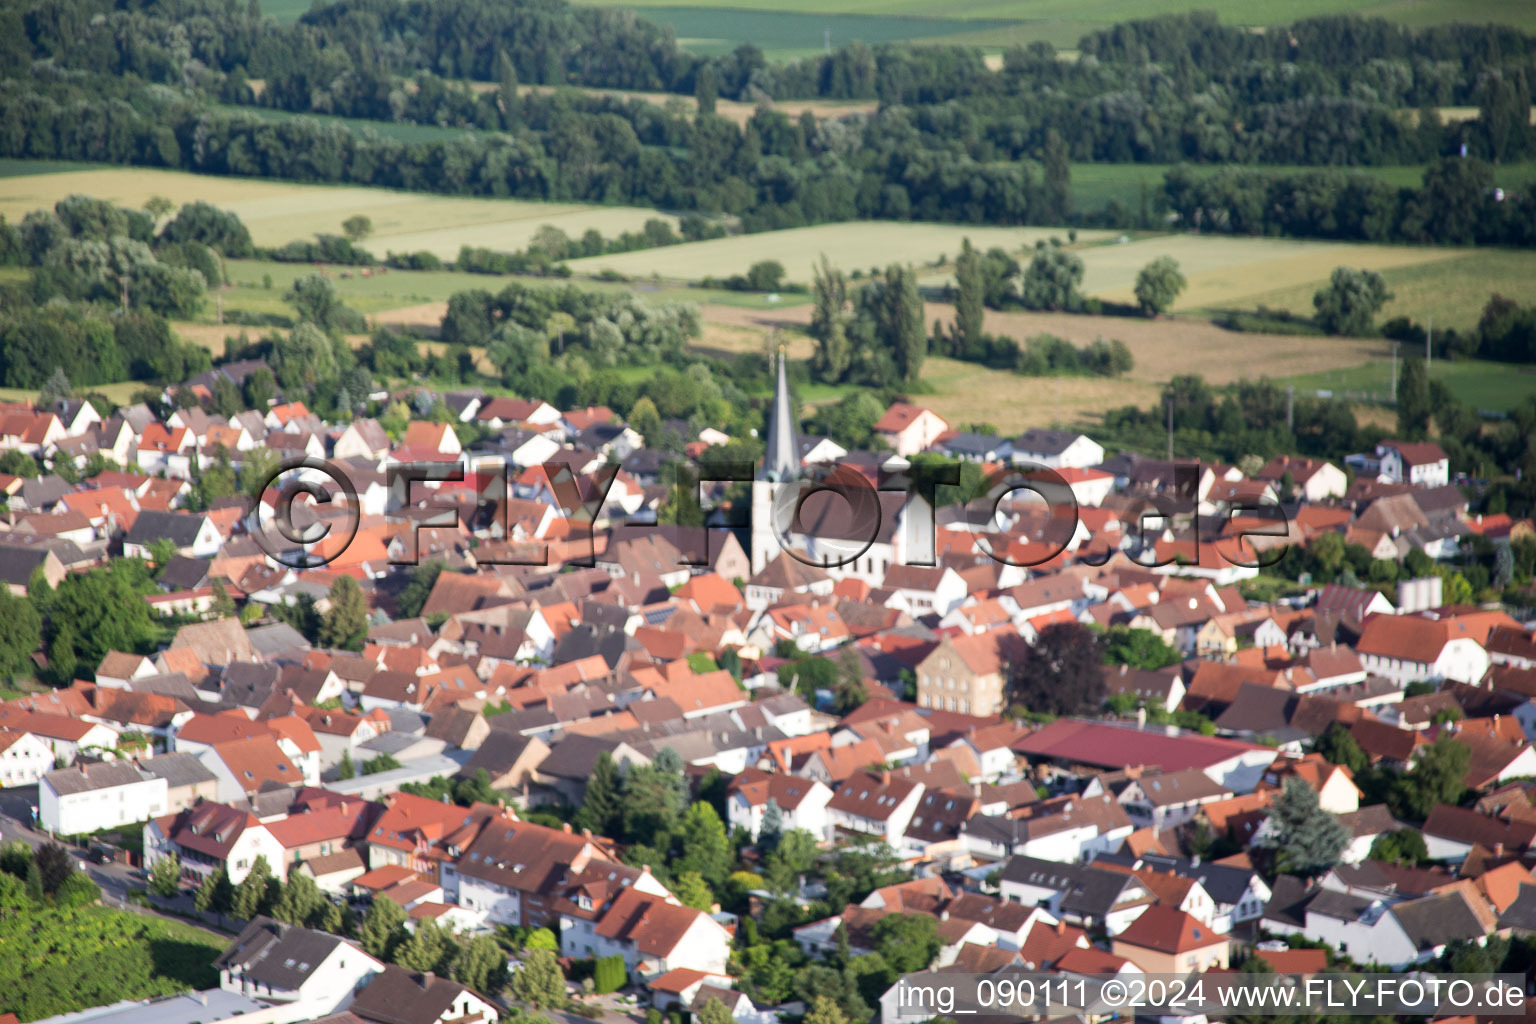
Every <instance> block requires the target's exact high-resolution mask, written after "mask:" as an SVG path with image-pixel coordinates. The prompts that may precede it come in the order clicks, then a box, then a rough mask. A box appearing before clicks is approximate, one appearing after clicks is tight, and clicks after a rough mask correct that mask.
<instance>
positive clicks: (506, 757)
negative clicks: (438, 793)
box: [459, 732, 597, 779]
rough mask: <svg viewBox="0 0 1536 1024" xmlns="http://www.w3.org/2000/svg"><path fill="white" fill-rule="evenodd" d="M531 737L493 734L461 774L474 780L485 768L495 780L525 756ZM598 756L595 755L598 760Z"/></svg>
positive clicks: (506, 733)
mask: <svg viewBox="0 0 1536 1024" xmlns="http://www.w3.org/2000/svg"><path fill="white" fill-rule="evenodd" d="M532 742H533V740H532V738H531V737H528V736H524V735H522V734H521V733H515V732H493V733H490V734H489V735H487V736H486V737H485V742H484V743H482V744H481V745H480V748H479V749H478V750H476V751H475V754H474V756H473V757H471V758H470V759H469V761H468V762H467V763H466V764H465V765H464V767H463V769H461V770H460V772H459V774H461V775H463V776H465V777H466V778H473V777H474V775H475V773H476V772H478V771H479V770H480V769H481V768H484V769H485V770H486V771H487V772H488V773H489V774H490V776H491V778H492V779H495V778H496V777H497V776H499V775H503V774H505V773H506V772H507V771H509V770H511V768H512V766H513V765H514V764H516V763H517V759H518V758H520V757H522V756H523V753H524V752H525V751H526V750H527V749H528V745H529V744H530V743H532ZM596 757H597V755H595V754H594V755H593V760H594V761H595V760H596Z"/></svg>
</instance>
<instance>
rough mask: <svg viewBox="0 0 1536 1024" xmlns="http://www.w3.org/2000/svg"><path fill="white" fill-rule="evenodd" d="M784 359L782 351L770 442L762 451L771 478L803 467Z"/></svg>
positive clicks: (770, 413) (765, 472) (770, 415)
mask: <svg viewBox="0 0 1536 1024" xmlns="http://www.w3.org/2000/svg"><path fill="white" fill-rule="evenodd" d="M785 363H786V359H785V357H784V353H783V352H782V351H781V352H780V353H779V366H778V371H779V376H778V383H777V384H776V385H775V387H774V392H773V407H772V408H771V409H770V410H769V411H768V433H767V435H765V436H766V438H767V444H766V447H765V449H764V452H763V475H764V477H765V478H766V479H769V480H788V479H789V478H790V477H792V476H794V475H795V474H796V473H797V472H798V471H799V469H800V443H799V441H797V440H796V439H795V411H794V408H793V407H792V405H791V404H790V401H789V379H788V377H787V376H786V374H785V370H784V366H785Z"/></svg>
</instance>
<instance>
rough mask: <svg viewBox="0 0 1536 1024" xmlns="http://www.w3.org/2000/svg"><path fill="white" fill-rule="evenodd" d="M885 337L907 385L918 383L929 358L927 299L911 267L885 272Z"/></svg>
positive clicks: (896, 268) (898, 370) (891, 269)
mask: <svg viewBox="0 0 1536 1024" xmlns="http://www.w3.org/2000/svg"><path fill="white" fill-rule="evenodd" d="M885 287H886V291H885V299H886V310H885V322H884V329H885V336H886V343H887V345H888V346H889V347H890V349H891V353H892V356H893V358H894V360H895V363H896V372H897V373H899V374H900V375H901V379H902V380H903V381H915V380H917V377H918V374H919V372H921V370H922V368H923V359H924V357H925V356H927V354H928V329H927V327H926V322H925V321H924V319H923V317H924V314H923V298H922V296H921V295H920V294H919V293H918V290H917V275H916V274H914V273H913V272H912V268H911V267H902V266H897V265H894V264H893V265H892V266H890V267H889V268H887V269H886V272H885Z"/></svg>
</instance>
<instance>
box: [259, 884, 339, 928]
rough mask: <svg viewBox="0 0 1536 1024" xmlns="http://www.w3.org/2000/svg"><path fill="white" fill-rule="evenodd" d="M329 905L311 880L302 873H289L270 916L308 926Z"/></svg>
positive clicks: (323, 894) (328, 901)
mask: <svg viewBox="0 0 1536 1024" xmlns="http://www.w3.org/2000/svg"><path fill="white" fill-rule="evenodd" d="M330 903H331V901H330V900H329V899H327V898H326V896H325V893H323V892H321V891H320V887H319V886H318V885H316V884H315V880H314V879H313V878H311V877H310V876H309V875H307V874H305V873H304V872H302V871H289V872H288V881H286V882H285V883H283V888H282V894H281V895H280V896H278V898H277V902H276V903H275V904H273V906H272V916H273V917H275V918H277V919H278V920H279V921H287V922H288V923H289V924H298V925H308V924H311V923H313V922H315V921H316V920H318V919H319V917H320V916H321V915H322V914H323V913H324V911H325V908H326V907H328V906H330Z"/></svg>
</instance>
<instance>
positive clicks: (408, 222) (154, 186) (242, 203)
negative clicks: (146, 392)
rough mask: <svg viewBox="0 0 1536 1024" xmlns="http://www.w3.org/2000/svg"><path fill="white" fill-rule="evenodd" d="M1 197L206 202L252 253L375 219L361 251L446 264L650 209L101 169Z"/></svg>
mask: <svg viewBox="0 0 1536 1024" xmlns="http://www.w3.org/2000/svg"><path fill="white" fill-rule="evenodd" d="M8 182H9V183H8V184H7V185H6V187H5V188H4V189H3V190H0V215H3V216H4V217H5V218H6V219H7V220H9V221H11V222H12V223H14V222H16V221H19V220H20V219H21V218H22V217H23V216H25V215H26V214H27V213H28V212H29V211H31V210H35V209H39V208H42V207H52V206H53V204H54V203H56V202H58V201H59V200H60V199H62V198H64V197H65V196H67V195H71V194H74V193H83V194H85V195H90V196H95V197H97V198H98V199H106V200H109V201H111V202H114V203H117V204H119V205H122V206H129V207H134V208H140V207H142V206H143V205H144V202H145V200H147V199H149V198H150V197H151V196H155V195H162V196H167V197H169V198H171V199H172V200H173V201H175V202H181V203H185V202H191V201H193V200H195V199H202V200H206V201H207V202H210V203H213V204H214V205H216V206H220V207H223V208H224V209H226V210H229V211H231V212H233V213H235V214H237V215H238V216H239V217H240V219H241V220H242V221H244V222H245V224H246V226H247V227H248V228H250V230H251V237H252V238H253V239H255V241H256V244H257V245H264V246H276V245H283V244H285V243H287V242H291V241H294V240H295V239H305V238H310V237H312V236H314V235H315V234H316V233H319V232H329V233H332V234H340V233H341V223H342V221H344V220H346V219H347V218H348V217H350V216H352V215H353V214H363V215H365V216H367V217H368V218H369V219H371V220H372V221H373V235H372V236H370V237H369V238H368V240H367V241H366V243H365V245H366V247H367V248H368V249H369V250H370V251H372V252H373V253H374V254H376V255H378V256H380V257H383V255H384V254H385V253H386V252H388V251H390V250H394V251H396V252H412V251H416V250H422V249H425V250H427V251H430V252H433V253H436V254H437V255H438V256H439V257H441V258H443V259H452V258H454V257H455V256H457V255H458V252H459V247H460V246H462V245H473V246H484V247H486V248H490V249H499V250H515V249H522V248H524V247H525V246H527V244H528V242H529V241H530V240H531V239H532V238H533V235H534V233H535V232H536V231H538V229H539V228H540V227H542V226H543V225H545V224H554V225H555V226H557V227H559V228H561V229H562V230H564V231H565V232H566V233H567V234H568V235H571V236H573V237H575V236H579V235H581V234H582V233H583V232H585V231H586V230H587V229H588V228H596V229H598V230H599V231H601V232H602V233H603V234H604V235H607V236H609V237H612V236H614V235H619V234H622V233H623V232H625V231H638V230H639V229H640V228H641V227H642V226H643V225H644V224H645V222H646V221H647V220H650V219H651V218H653V217H661V218H663V219H670V218H667V217H666V215H665V214H660V213H657V212H656V211H654V210H643V209H639V208H637V207H633V206H593V205H589V204H582V203H538V202H527V201H523V200H515V199H478V198H477V199H470V198H460V197H455V196H440V195H431V194H427V193H421V192H394V191H390V190H389V189H382V188H356V187H352V186H346V185H300V184H295V183H292V182H283V181H269V180H258V179H251V178H228V177H218V176H215V175H206V174H189V173H186V172H183V171H163V170H151V169H147V168H121V167H114V168H104V167H100V166H97V167H95V168H93V169H90V170H75V171H64V172H54V173H43V174H33V175H28V176H25V177H12V178H10V179H8Z"/></svg>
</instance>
